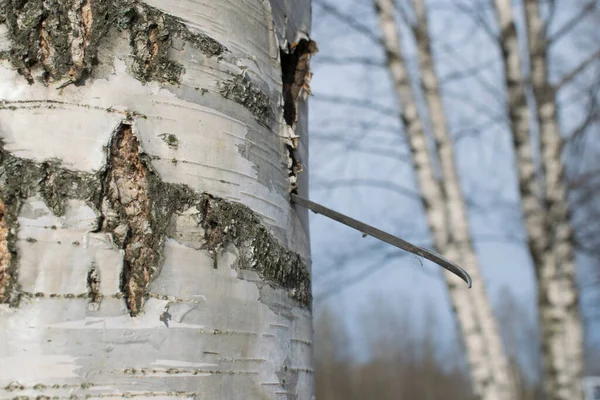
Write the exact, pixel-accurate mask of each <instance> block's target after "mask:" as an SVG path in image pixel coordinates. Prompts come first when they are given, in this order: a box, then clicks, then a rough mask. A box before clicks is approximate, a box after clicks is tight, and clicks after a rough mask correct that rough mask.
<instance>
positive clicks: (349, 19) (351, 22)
mask: <svg viewBox="0 0 600 400" xmlns="http://www.w3.org/2000/svg"><path fill="white" fill-rule="evenodd" d="M313 3H314V4H316V5H318V6H319V7H321V8H322V9H323V10H324V11H326V12H327V13H328V14H330V15H332V16H333V17H335V18H336V19H337V20H338V21H341V22H343V23H345V24H346V25H348V26H349V27H350V28H352V29H354V30H355V31H356V32H358V33H361V34H363V35H364V36H365V37H366V38H367V39H369V40H371V41H372V42H373V43H375V44H377V45H381V39H380V38H379V36H377V35H376V34H375V33H374V32H373V31H372V30H371V29H369V28H368V27H367V26H366V25H364V24H362V23H361V22H358V21H357V20H356V19H355V18H354V17H353V16H352V15H350V14H346V13H344V12H342V11H340V10H339V9H338V8H337V7H335V6H333V5H332V4H330V3H328V2H326V1H325V0H314V1H313Z"/></svg>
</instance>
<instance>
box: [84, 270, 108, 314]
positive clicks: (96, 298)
mask: <svg viewBox="0 0 600 400" xmlns="http://www.w3.org/2000/svg"><path fill="white" fill-rule="evenodd" d="M87 287H88V298H89V299H90V308H92V309H93V310H96V309H98V307H99V306H100V301H101V300H102V297H104V296H103V295H102V292H101V291H100V272H99V271H98V267H97V266H96V265H94V264H93V265H92V267H91V268H90V269H89V270H88V274H87Z"/></svg>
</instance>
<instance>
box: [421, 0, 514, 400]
mask: <svg viewBox="0 0 600 400" xmlns="http://www.w3.org/2000/svg"><path fill="white" fill-rule="evenodd" d="M412 2H413V8H414V10H415V15H416V25H415V26H414V28H413V32H414V34H415V39H416V42H417V55H418V59H419V72H420V76H421V78H422V79H421V84H422V87H423V92H424V95H425V101H426V102H427V108H428V110H429V120H430V121H431V128H432V131H433V136H434V142H435V151H436V154H437V159H438V160H439V163H440V173H441V184H442V187H443V193H444V195H445V200H444V204H445V205H446V213H447V220H448V224H449V228H448V232H449V238H448V239H449V243H450V245H451V246H456V247H457V248H458V254H459V260H460V262H461V263H462V265H463V266H465V267H466V268H468V269H469V272H470V273H471V275H472V276H473V274H475V275H476V276H477V278H478V284H476V285H474V286H473V288H472V289H471V290H470V291H469V295H471V297H472V300H471V301H472V304H473V307H474V309H475V312H476V313H477V315H478V319H479V321H480V322H479V323H480V326H479V329H480V332H477V334H476V335H473V333H472V332H468V333H464V334H463V336H464V337H465V338H464V340H465V342H468V341H472V342H473V343H472V344H471V345H470V347H471V348H476V347H475V346H477V344H476V343H477V341H478V340H479V339H478V338H477V336H481V337H482V338H484V340H485V341H486V345H485V347H484V349H483V350H484V351H485V352H486V353H487V354H485V359H484V360H485V361H483V360H482V361H481V362H482V363H485V362H487V363H488V375H487V376H486V375H484V374H483V371H481V372H480V373H481V377H480V378H479V379H478V380H474V382H476V385H480V386H481V387H480V388H477V389H476V393H481V397H482V398H489V399H492V398H493V399H507V400H508V399H514V398H516V397H517V396H516V387H517V386H516V382H515V381H514V374H513V373H512V372H511V368H510V362H509V360H508V357H507V354H506V352H505V349H504V346H503V343H502V337H501V335H500V330H499V328H498V324H497V321H496V318H495V316H494V313H493V310H492V307H491V304H490V301H489V298H488V296H487V293H486V291H485V285H484V282H483V279H482V277H481V273H480V270H481V267H480V265H479V261H478V259H477V254H476V253H475V249H474V247H473V237H472V235H471V230H470V227H469V217H468V213H467V207H466V204H465V200H464V196H463V193H462V189H461V186H460V179H459V176H458V172H457V167H456V163H455V160H454V148H453V144H452V138H451V137H450V133H449V132H448V124H447V122H446V116H445V114H444V106H443V103H442V98H441V95H440V85H439V80H438V77H437V74H436V72H435V66H434V59H433V55H432V44H431V40H430V38H429V32H428V23H427V10H426V6H425V2H424V1H419V0H413V1H412ZM458 291H464V288H460V287H453V288H452V289H451V290H450V293H451V296H452V295H453V292H458ZM465 318H466V317H465ZM470 335H473V336H474V337H473V338H470V337H469V336H470ZM466 347H467V348H469V345H468V344H467V345H466ZM471 352H473V353H475V352H476V351H475V350H471ZM482 357H483V356H482Z"/></svg>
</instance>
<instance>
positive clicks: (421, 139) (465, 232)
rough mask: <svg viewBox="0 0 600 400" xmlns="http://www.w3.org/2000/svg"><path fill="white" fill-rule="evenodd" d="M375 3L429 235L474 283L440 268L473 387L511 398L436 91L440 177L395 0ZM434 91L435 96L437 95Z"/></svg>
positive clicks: (426, 62) (424, 63)
mask: <svg viewBox="0 0 600 400" xmlns="http://www.w3.org/2000/svg"><path fill="white" fill-rule="evenodd" d="M375 8H376V12H377V15H378V17H379V24H380V28H381V32H382V40H383V46H384V49H385V52H386V57H387V65H388V69H389V71H390V75H391V77H392V80H393V84H394V88H395V91H396V95H397V98H398V105H399V108H400V113H401V118H402V120H403V122H404V126H405V129H406V132H407V138H408V142H409V146H410V151H411V154H412V161H413V166H414V168H415V172H416V176H417V183H418V185H419V189H420V192H421V195H422V201H423V204H424V206H425V212H426V217H427V223H428V225H429V229H430V231H431V233H432V235H433V242H434V247H435V249H436V250H437V251H438V252H440V253H441V254H443V255H444V256H445V257H446V258H448V259H450V260H452V261H455V262H458V263H462V264H463V266H464V267H465V268H466V269H467V270H468V272H469V273H470V274H471V277H472V278H473V289H472V290H468V289H466V288H465V287H464V286H463V285H460V281H458V280H457V278H456V277H455V276H453V275H451V274H449V273H444V277H445V279H446V284H447V287H448V292H449V295H450V299H451V301H452V306H453V309H454V312H455V314H456V318H457V321H458V326H459V328H460V331H461V337H462V340H463V343H464V345H465V349H466V353H467V360H468V363H469V370H470V375H471V378H472V382H473V390H474V393H475V395H476V397H477V398H478V399H484V400H496V399H512V398H514V396H513V395H512V393H513V390H514V386H513V385H512V382H511V377H510V374H509V371H508V362H507V359H506V356H505V354H504V351H503V348H502V342H501V340H500V335H499V332H498V329H497V326H496V323H495V320H494V316H493V313H492V310H491V306H490V304H489V300H488V298H487V296H486V293H485V289H484V283H483V279H482V277H481V273H480V270H479V265H478V263H477V259H476V256H475V252H474V249H473V247H472V244H471V242H470V241H471V237H470V233H469V228H468V221H467V215H466V210H465V208H464V202H463V199H462V194H461V190H460V184H459V182H458V177H457V174H456V168H455V166H454V160H453V153H452V147H451V142H450V140H449V137H448V133H447V131H446V127H445V125H446V124H445V118H444V115H443V110H442V105H441V101H440V99H439V94H438V93H434V92H430V93H428V98H427V100H428V106H429V107H433V108H432V109H431V110H430V111H431V118H432V122H433V123H434V127H435V128H434V129H435V131H436V132H435V134H436V138H435V139H436V144H437V146H438V149H437V150H438V152H439V156H440V162H441V163H442V167H443V169H444V173H445V175H444V176H443V179H442V182H439V181H438V180H437V179H436V177H435V175H434V170H433V162H432V157H431V155H430V153H429V151H428V148H427V138H426V134H425V129H424V125H423V122H422V120H421V118H419V115H418V109H417V104H416V101H415V96H414V93H413V91H412V88H411V83H410V77H409V74H408V71H407V69H406V65H405V62H404V58H403V55H402V50H401V44H400V37H399V29H398V25H397V23H396V20H395V6H394V2H393V1H392V0H375ZM416 9H417V10H419V11H420V12H421V15H423V14H422V13H424V10H423V9H420V6H419V5H417V8H416ZM420 29H424V30H426V26H420ZM421 33H422V31H421ZM419 39H420V38H419ZM426 39H427V38H426ZM419 50H420V54H419V57H420V58H419V61H420V62H421V68H422V72H423V73H424V76H423V79H424V80H425V82H426V87H427V88H432V87H437V80H436V79H435V72H434V70H433V64H432V60H431V55H430V53H429V44H428V43H426V42H424V43H419ZM432 96H436V97H437V99H435V98H434V97H432ZM440 140H442V141H441V142H440Z"/></svg>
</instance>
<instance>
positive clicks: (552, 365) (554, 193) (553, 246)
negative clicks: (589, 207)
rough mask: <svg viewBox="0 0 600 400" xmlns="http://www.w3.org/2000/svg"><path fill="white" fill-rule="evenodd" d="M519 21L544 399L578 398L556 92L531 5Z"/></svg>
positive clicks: (579, 362) (531, 2) (575, 307)
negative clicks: (537, 209)
mask: <svg viewBox="0 0 600 400" xmlns="http://www.w3.org/2000/svg"><path fill="white" fill-rule="evenodd" d="M525 22H526V24H527V39H528V51H529V64H530V69H531V72H530V74H531V84H532V87H533V94H534V98H535V105H536V107H535V118H536V122H537V126H538V127H539V131H540V154H541V171H542V176H543V185H542V191H541V202H542V205H543V208H544V211H545V214H546V227H545V229H544V232H545V234H546V235H547V236H548V237H549V238H548V240H547V241H546V244H547V246H548V247H546V248H545V249H544V251H545V252H546V253H551V254H552V255H551V256H548V257H547V258H545V259H547V260H552V259H553V260H554V263H546V264H542V265H539V266H536V276H537V280H538V308H539V312H540V319H541V327H542V337H543V343H544V352H543V361H544V362H543V364H544V376H545V379H544V392H545V393H546V396H547V397H548V399H551V400H566V399H580V398H583V388H582V378H583V324H582V321H581V315H580V311H579V292H578V287H577V276H576V265H575V255H574V253H575V252H574V249H575V243H574V236H573V235H574V233H573V229H572V227H571V221H570V213H569V206H568V200H567V188H566V183H565V165H564V163H563V161H562V149H563V138H562V137H561V134H560V125H559V120H558V107H557V104H556V93H555V90H554V88H553V87H552V85H551V84H550V81H549V79H548V78H549V77H548V45H549V42H548V40H547V35H546V31H547V30H546V24H545V23H544V20H543V19H542V18H541V16H540V9H539V4H538V2H537V0H527V1H526V2H525Z"/></svg>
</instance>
